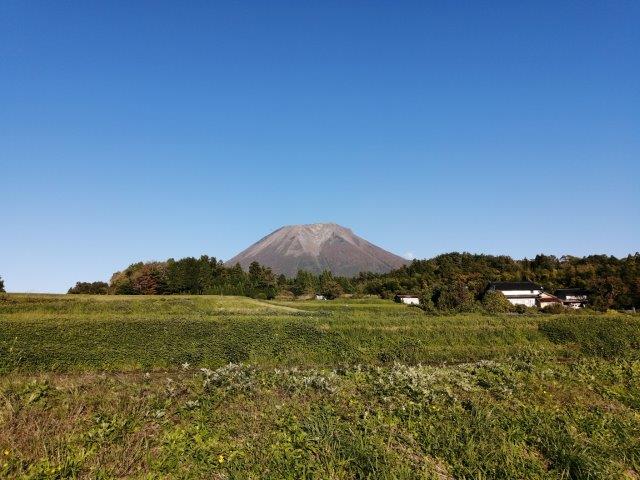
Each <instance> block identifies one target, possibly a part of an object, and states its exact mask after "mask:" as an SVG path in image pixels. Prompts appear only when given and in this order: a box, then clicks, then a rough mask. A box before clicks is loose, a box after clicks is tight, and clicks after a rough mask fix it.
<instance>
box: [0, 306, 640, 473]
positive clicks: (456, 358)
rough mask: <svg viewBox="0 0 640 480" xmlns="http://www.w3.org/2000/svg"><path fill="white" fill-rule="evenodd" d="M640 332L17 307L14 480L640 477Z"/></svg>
mask: <svg viewBox="0 0 640 480" xmlns="http://www.w3.org/2000/svg"><path fill="white" fill-rule="evenodd" d="M638 338H640V322H639V321H638V317H637V316H547V315H533V316H514V315H505V316H489V315H479V314H476V315H458V316H427V315H425V314H423V313H422V312H421V311H420V310H418V309H415V308H410V307H406V306H403V305H397V304H394V303H393V302H390V301H385V300H373V299H365V300H353V299H348V300H347V299H343V300H339V301H331V302H321V301H307V302H263V301H257V300H251V299H247V298H237V297H214V296H212V297H188V296H184V297H182V296H175V297H91V296H53V295H47V296H44V295H39V296H33V295H8V296H4V297H2V300H0V373H1V375H0V478H218V479H223V478H274V479H282V478H322V479H324V478H334V479H351V478H372V479H374V478H375V479H377V478H389V479H392V478H407V479H409V478H434V479H447V478H481V479H482V478H486V479H489V478H491V479H493V478H504V479H512V478H575V479H579V478H598V479H599V478H638V475H639V472H640V355H638V344H637V339H638ZM230 362H231V363H230ZM182 364H184V365H182ZM201 368H204V370H201Z"/></svg>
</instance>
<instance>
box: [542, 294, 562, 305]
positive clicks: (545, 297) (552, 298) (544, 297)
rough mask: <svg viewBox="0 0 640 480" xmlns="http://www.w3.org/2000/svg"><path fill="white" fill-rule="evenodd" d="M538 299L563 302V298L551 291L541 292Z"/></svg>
mask: <svg viewBox="0 0 640 480" xmlns="http://www.w3.org/2000/svg"><path fill="white" fill-rule="evenodd" d="M538 301H539V302H540V303H562V300H560V299H559V298H558V297H556V296H555V295H551V294H550V293H541V294H540V296H539V297H538Z"/></svg>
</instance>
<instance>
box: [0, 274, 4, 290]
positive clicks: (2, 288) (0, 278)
mask: <svg viewBox="0 0 640 480" xmlns="http://www.w3.org/2000/svg"><path fill="white" fill-rule="evenodd" d="M0 293H5V290H4V280H2V277H0Z"/></svg>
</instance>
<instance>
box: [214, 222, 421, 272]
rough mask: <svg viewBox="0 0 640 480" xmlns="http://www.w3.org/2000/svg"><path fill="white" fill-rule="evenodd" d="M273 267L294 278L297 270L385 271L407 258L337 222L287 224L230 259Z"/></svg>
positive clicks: (227, 263)
mask: <svg viewBox="0 0 640 480" xmlns="http://www.w3.org/2000/svg"><path fill="white" fill-rule="evenodd" d="M254 261H256V262H258V263H260V264H261V265H265V266H268V267H271V269H272V270H273V271H274V272H275V273H277V274H284V275H285V276H288V277H293V276H295V275H296V274H297V272H298V270H306V271H310V272H313V273H321V272H322V271H324V270H328V271H330V272H331V273H333V274H334V275H339V276H346V277H352V276H355V275H357V274H358V273H360V272H373V273H386V272H389V271H391V270H394V269H396V268H400V267H401V266H402V265H405V264H407V263H409V261H408V260H405V259H404V258H402V257H400V256H398V255H395V254H393V253H391V252H388V251H387V250H384V249H382V248H380V247H378V246H377V245H374V244H373V243H371V242H369V241H368V240H365V239H364V238H362V237H359V236H358V235H356V234H355V233H353V231H352V230H351V229H349V228H346V227H343V226H341V225H338V224H337V223H333V222H329V223H312V224H302V225H285V226H283V227H280V228H278V229H276V230H274V231H273V232H271V233H270V234H268V235H266V236H264V237H262V238H261V239H260V240H258V241H257V242H255V243H254V244H252V245H250V246H249V247H248V248H246V249H245V250H243V251H242V252H240V253H239V254H237V255H236V256H235V257H233V258H231V259H230V260H228V261H227V262H225V265H228V266H232V265H235V264H236V263H239V264H240V265H241V266H242V267H243V268H244V269H247V268H248V267H249V265H250V264H251V263H252V262H254Z"/></svg>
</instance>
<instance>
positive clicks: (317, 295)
mask: <svg viewBox="0 0 640 480" xmlns="http://www.w3.org/2000/svg"><path fill="white" fill-rule="evenodd" d="M326 299H327V297H325V296H324V295H322V294H320V293H316V300H326Z"/></svg>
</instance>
